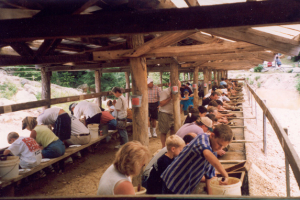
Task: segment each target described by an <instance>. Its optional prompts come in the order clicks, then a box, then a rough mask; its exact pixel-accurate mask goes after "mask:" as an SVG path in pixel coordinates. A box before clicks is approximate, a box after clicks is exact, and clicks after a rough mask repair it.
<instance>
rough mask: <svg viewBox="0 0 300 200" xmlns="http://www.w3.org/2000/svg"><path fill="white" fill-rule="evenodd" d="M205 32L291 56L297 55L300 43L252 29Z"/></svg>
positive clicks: (224, 29)
mask: <svg viewBox="0 0 300 200" xmlns="http://www.w3.org/2000/svg"><path fill="white" fill-rule="evenodd" d="M205 32H208V33H210V34H213V35H218V36H221V37H225V38H228V39H232V40H237V41H244V42H248V43H251V44H255V45H260V46H263V47H265V48H267V49H270V50H272V51H277V52H280V53H285V54H288V55H291V56H296V55H298V53H299V51H300V45H299V44H300V43H299V42H298V41H296V40H293V39H288V38H283V37H279V36H276V35H273V34H270V33H265V32H262V31H258V30H255V29H252V28H218V29H206V30H205Z"/></svg>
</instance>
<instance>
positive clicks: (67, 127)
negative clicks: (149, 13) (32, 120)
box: [36, 107, 71, 142]
mask: <svg viewBox="0 0 300 200" xmlns="http://www.w3.org/2000/svg"><path fill="white" fill-rule="evenodd" d="M36 121H37V124H38V125H51V126H53V133H54V134H55V135H56V136H57V137H58V138H59V139H60V140H61V141H63V142H64V141H65V140H68V139H70V137H71V118H70V116H69V114H68V113H66V112H65V111H64V110H63V109H61V108H56V107H53V108H47V109H45V110H44V112H43V113H42V114H40V115H39V116H38V117H37V119H36Z"/></svg>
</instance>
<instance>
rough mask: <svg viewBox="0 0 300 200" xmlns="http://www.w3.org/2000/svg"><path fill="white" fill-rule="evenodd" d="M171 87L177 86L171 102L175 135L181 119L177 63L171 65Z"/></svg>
mask: <svg viewBox="0 0 300 200" xmlns="http://www.w3.org/2000/svg"><path fill="white" fill-rule="evenodd" d="M170 78H171V87H173V86H177V87H178V93H177V94H172V100H173V111H174V113H173V116H174V130H175V133H176V132H177V131H178V129H179V128H180V126H181V119H180V99H179V97H180V85H179V84H178V64H177V63H171V73H170Z"/></svg>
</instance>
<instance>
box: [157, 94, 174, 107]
mask: <svg viewBox="0 0 300 200" xmlns="http://www.w3.org/2000/svg"><path fill="white" fill-rule="evenodd" d="M171 99H172V96H170V97H169V98H166V99H165V100H163V101H160V103H159V106H160V107H163V106H165V105H166V104H167V103H169V101H171Z"/></svg>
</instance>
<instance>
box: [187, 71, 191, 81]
mask: <svg viewBox="0 0 300 200" xmlns="http://www.w3.org/2000/svg"><path fill="white" fill-rule="evenodd" d="M187 79H188V80H191V74H190V72H188V77H187Z"/></svg>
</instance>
